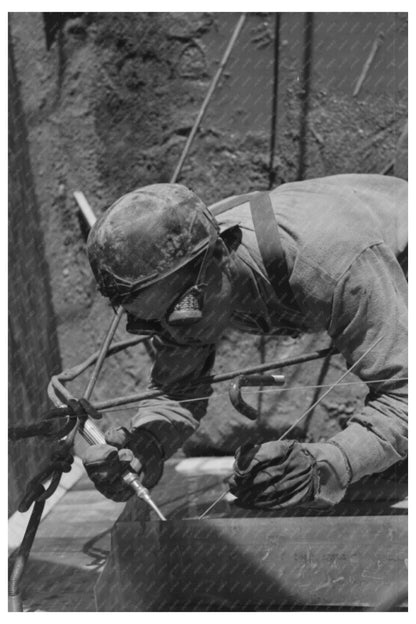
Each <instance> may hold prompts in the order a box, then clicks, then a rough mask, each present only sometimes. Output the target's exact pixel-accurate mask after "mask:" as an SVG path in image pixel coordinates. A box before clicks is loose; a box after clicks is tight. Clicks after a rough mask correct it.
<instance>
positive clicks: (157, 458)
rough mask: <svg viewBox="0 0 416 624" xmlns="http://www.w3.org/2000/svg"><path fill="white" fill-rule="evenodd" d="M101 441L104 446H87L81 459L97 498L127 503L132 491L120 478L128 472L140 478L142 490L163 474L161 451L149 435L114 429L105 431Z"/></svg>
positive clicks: (150, 485)
mask: <svg viewBox="0 0 416 624" xmlns="http://www.w3.org/2000/svg"><path fill="white" fill-rule="evenodd" d="M105 439H106V442H107V444H94V445H93V446H89V447H88V448H87V450H86V451H85V453H84V456H83V458H82V460H83V463H84V466H85V469H86V471H87V474H88V476H89V477H90V479H91V481H92V482H93V483H94V485H95V487H96V488H97V490H98V491H99V492H101V494H103V495H104V496H105V497H106V498H110V499H111V500H114V501H116V502H124V501H126V500H128V499H129V498H130V497H131V496H132V495H133V490H132V489H131V488H130V487H129V486H128V485H126V484H125V483H124V481H123V479H122V474H123V473H124V472H125V471H126V470H128V469H129V468H131V469H133V470H134V471H135V472H137V474H139V475H142V479H141V481H142V483H143V485H144V486H145V487H147V488H152V487H154V486H155V485H156V483H157V482H158V481H159V479H160V478H161V476H162V473H163V449H162V447H161V446H160V444H159V442H158V440H157V439H156V438H155V436H154V435H153V434H152V433H150V432H149V431H146V430H145V429H136V430H135V431H134V432H133V433H130V432H129V431H128V430H127V429H125V428H124V427H118V428H116V429H109V430H108V431H107V432H106V433H105ZM127 447H128V448H127Z"/></svg>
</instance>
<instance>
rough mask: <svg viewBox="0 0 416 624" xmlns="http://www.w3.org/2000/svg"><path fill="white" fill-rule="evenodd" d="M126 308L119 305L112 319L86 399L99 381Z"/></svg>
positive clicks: (86, 392)
mask: <svg viewBox="0 0 416 624" xmlns="http://www.w3.org/2000/svg"><path fill="white" fill-rule="evenodd" d="M123 312H124V309H123V308H122V307H121V306H119V308H118V309H117V312H116V314H115V316H114V318H113V319H112V321H111V323H110V327H109V329H108V331H107V333H106V336H105V339H104V342H103V344H102V345H101V349H100V353H99V355H98V358H97V361H96V363H95V366H94V370H93V371H92V374H91V377H90V379H89V381H88V384H87V387H86V388H85V392H84V398H85V399H87V400H88V399H89V398H90V396H91V394H92V391H93V390H94V386H95V384H96V382H97V379H98V375H99V374H100V371H101V369H102V366H103V364H104V360H105V358H106V357H107V352H108V349H109V347H110V344H111V341H112V340H113V337H114V334H115V333H116V331H117V327H118V325H119V323H120V319H121V317H122V315H123Z"/></svg>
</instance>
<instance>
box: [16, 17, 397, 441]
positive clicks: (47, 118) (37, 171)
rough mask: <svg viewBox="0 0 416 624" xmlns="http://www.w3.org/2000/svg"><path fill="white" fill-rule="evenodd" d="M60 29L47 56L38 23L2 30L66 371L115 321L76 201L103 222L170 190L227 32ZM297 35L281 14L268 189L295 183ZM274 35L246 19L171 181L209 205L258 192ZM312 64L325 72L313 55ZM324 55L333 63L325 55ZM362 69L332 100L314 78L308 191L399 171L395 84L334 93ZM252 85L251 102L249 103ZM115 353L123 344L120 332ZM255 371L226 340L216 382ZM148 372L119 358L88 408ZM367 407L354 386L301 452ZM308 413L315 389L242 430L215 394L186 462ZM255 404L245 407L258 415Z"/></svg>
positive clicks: (262, 23) (293, 377)
mask: <svg viewBox="0 0 416 624" xmlns="http://www.w3.org/2000/svg"><path fill="white" fill-rule="evenodd" d="M57 15H60V16H61V17H60V18H59V19H60V20H61V28H60V29H59V30H58V31H57V32H56V33H55V37H54V39H53V41H50V47H49V49H48V48H47V45H46V38H45V25H44V23H43V19H42V14H41V13H13V14H11V18H10V24H11V35H12V40H13V45H14V50H15V56H16V64H17V71H18V75H19V78H20V82H21V94H22V99H23V102H24V108H25V115H26V123H27V126H28V132H29V139H30V149H31V159H32V167H33V173H34V177H35V182H36V192H37V196H38V201H39V205H40V208H41V217H42V225H43V231H44V236H45V244H46V253H47V259H48V261H49V265H50V272H51V282H52V292H53V304H54V308H55V313H56V316H57V323H58V337H59V343H60V349H61V355H62V360H63V364H64V366H65V367H68V366H72V365H74V364H75V363H78V362H80V361H81V360H83V359H84V358H86V357H87V356H88V355H89V354H91V353H92V352H93V351H95V350H97V348H98V347H99V345H100V343H101V341H102V339H103V336H104V335H105V332H106V329H107V327H108V325H109V323H110V321H111V317H112V311H111V309H110V308H109V306H108V304H107V303H106V302H105V301H104V299H103V298H102V297H101V296H100V295H99V294H98V293H97V289H96V286H95V282H94V280H93V277H92V274H91V271H90V269H89V265H88V262H87V257H86V247H85V230H84V228H83V224H82V222H81V221H80V218H79V214H78V211H77V207H76V203H75V200H74V197H73V192H74V191H76V190H82V191H83V192H84V193H85V195H86V197H87V199H88V200H89V202H90V203H91V205H92V207H93V209H94V211H95V212H96V214H97V215H99V214H100V213H101V212H102V211H103V210H105V209H106V208H107V207H108V206H109V205H110V204H111V203H112V202H113V201H114V200H115V199H117V197H118V196H119V195H121V194H122V193H125V192H127V191H129V190H131V189H133V188H135V187H137V186H142V185H145V184H149V183H154V182H166V181H168V180H169V178H170V176H171V175H172V172H173V170H174V168H175V165H176V163H177V160H178V158H179V155H180V152H181V150H182V148H183V146H184V143H185V140H186V137H187V136H188V134H189V131H190V129H191V126H192V123H193V121H194V119H195V117H196V114H197V112H198V109H199V107H200V105H201V102H202V100H203V98H204V96H205V93H206V91H207V88H208V85H209V83H210V80H211V79H212V76H213V74H214V72H215V70H216V68H217V67H218V63H219V60H220V57H221V54H222V50H223V49H224V48H225V45H226V42H227V40H228V37H229V35H230V32H231V29H232V28H233V27H234V24H235V22H236V19H237V16H236V14H224V15H222V14H211V13H188V14H181V13H174V14H166V13H162V14H147V13H133V14H123V13H98V14H77V15H75V14H57ZM297 19H300V18H296V16H295V14H288V18H287V23H286V25H285V28H286V29H288V28H289V26H290V25H291V24H292V26H293V29H292V31H290V32H289V33H288V32H286V31H284V32H283V34H282V43H281V45H282V59H281V88H280V93H279V121H278V146H277V149H276V155H275V171H274V174H275V181H276V184H278V183H283V182H285V181H290V180H293V179H295V178H296V175H297V170H298V161H299V149H300V147H299V146H300V135H299V115H300V110H301V106H302V102H303V96H304V94H303V93H302V91H301V86H300V84H299V75H300V69H299V55H300V53H301V49H302V48H301V42H302V37H301V35H302V31H301V30H299V28H300V27H299V26H298V25H297V21H296V20H297ZM322 19H324V18H322ZM380 19H381V18H380ZM382 19H387V20H388V17H387V18H384V17H383V18H382ZM318 26H319V24H318ZM318 32H319V29H318ZM271 33H273V19H272V16H271V15H269V14H250V17H249V19H248V23H247V25H246V27H245V30H244V35H242V39H241V42H240V43H239V46H240V47H238V46H237V47H236V52H235V56H234V61H233V62H232V63H230V66H229V67H227V71H226V72H225V75H224V78H223V80H222V82H221V83H220V87H219V89H218V93H217V94H216V96H215V98H214V101H213V103H212V107H211V108H210V113H209V114H208V115H207V117H206V119H205V120H204V122H203V124H202V127H201V130H200V132H199V133H198V136H197V140H196V141H195V145H194V147H193V149H192V151H191V154H190V157H189V158H188V160H187V161H186V164H185V166H184V169H183V171H182V174H181V176H180V179H179V182H182V183H184V184H186V185H188V186H189V187H190V188H192V189H193V190H195V191H196V192H197V193H198V194H199V195H200V196H201V197H202V198H203V199H204V200H205V201H206V202H207V203H213V202H214V201H217V200H218V199H220V198H223V197H226V196H228V195H231V194H235V193H243V192H245V191H249V190H254V189H264V188H267V186H268V177H269V171H268V163H269V142H270V130H269V124H270V119H269V118H270V111H271V101H270V94H269V91H270V90H271V86H270V85H271V75H272V74H271V71H272V63H273V44H272V36H271ZM290 33H292V34H293V33H295V34H296V33H297V34H296V37H297V39H296V45H294V46H293V47H292V46H290V45H289V44H288V38H287V37H289V36H290ZM49 35H50V33H49ZM50 36H51V35H50ZM389 37H390V38H393V39H394V38H396V39H394V40H395V41H396V40H397V41H398V42H399V44H400V46H401V48H400V46H399V51H400V50H401V49H403V46H405V44H406V42H407V33H406V18H405V17H403V16H401V17H400V16H399V17H397V16H396V17H395V18H392V19H391V30H390V31H389V32H388V34H387V36H386V40H388V38H389ZM390 43H391V42H390ZM386 45H387V44H386ZM389 45H390V44H389ZM316 54H317V57H318V60H319V62H320V63H321V66H322V67H324V66H325V63H323V62H322V58H321V56H322V54H323V53H322V50H321V51H319V50H318V51H317V53H316ZM319 54H321V56H319ZM324 54H325V51H324ZM327 54H328V59H327V60H328V62H329V60H330V55H331V52H330V51H328V52H327ZM367 54H368V49H367V48H364V47H363V49H362V50H361V52H360V53H359V55H361V56H360V59H359V60H360V63H358V64H357V66H356V67H355V66H354V68H353V70H352V69H351V68H350V63H349V61H348V58H346V59H345V64H344V65H340V64H338V65H337V66H336V67H333V71H332V74H331V75H332V78H331V80H335V78H337V79H338V78H339V81H340V84H341V87H339V88H336V87H335V86H334V84H335V83H332V82H331V83H328V84H324V82H325V80H326V78H323V77H322V76H323V75H324V74H323V73H322V72H323V71H324V70H323V69H320V70H319V71H320V72H321V73H319V72H317V73H316V80H315V82H314V83H313V87H312V90H311V96H310V109H309V123H308V131H307V153H306V160H305V166H306V177H308V178H311V177H316V176H321V175H330V174H333V173H341V172H342V173H345V172H351V171H356V172H381V171H382V170H383V169H385V168H386V167H388V165H389V163H390V162H391V161H392V159H393V158H394V153H395V146H396V142H397V139H398V136H399V134H400V131H401V128H402V127H403V124H404V122H405V120H406V116H407V92H406V84H405V81H404V83H403V81H402V82H398V83H397V84H396V88H395V89H391V88H390V87H389V88H386V87H385V85H384V86H383V85H382V84H381V85H380V81H378V82H377V80H375V79H374V80H373V78H374V77H372V78H371V79H370V78H369V83H368V88H367V87H366V88H363V90H362V93H361V94H360V97H358V98H353V97H352V89H351V88H350V87H351V85H349V86H348V88H347V86H346V85H345V83H343V82H342V80H341V79H342V78H343V72H346V67H347V66H348V71H349V72H351V73H352V74H353V75H354V76H355V80H356V78H357V77H358V75H359V73H360V71H361V67H362V65H363V64H364V62H365V59H366V56H367ZM324 60H325V59H324ZM380 62H381V63H382V62H383V59H382V57H381V58H380ZM250 63H252V64H251V65H250ZM326 65H328V63H327V64H326ZM321 66H320V67H321ZM247 68H248V69H247ZM250 68H251V69H250ZM402 69H403V68H402V67H401V70H400V71H402ZM376 70H377V64H376V66H375V71H376ZM325 75H326V74H325ZM334 76H335V77H334ZM243 78H244V79H243ZM250 80H252V83H250ZM259 80H262V81H263V82H262V83H261V84H262V85H263V86H261V84H260V83H259V82H258V81H259ZM351 80H352V78H351ZM256 81H257V82H256ZM372 81H373V82H372ZM247 83H248V84H249V85H250V84H253V85H254V88H251V87H250V88H247ZM259 84H260V86H259ZM240 87H241V91H239V89H240ZM260 96H261V97H260ZM250 98H252V99H250ZM259 102H260V103H259ZM248 124H249V125H248ZM117 337H118V338H120V339H121V338H123V337H126V333H125V331H124V328H121V329H120V330H119V331H118V334H117ZM327 345H328V339H327V338H326V337H322V336H304V337H302V338H300V339H298V340H297V341H293V340H289V339H273V340H269V341H268V342H267V346H266V359H270V360H271V359H277V358H283V357H286V356H292V355H293V354H295V353H299V352H304V351H309V350H311V351H312V350H314V349H315V348H317V347H322V346H327ZM259 358H260V356H259V338H258V337H250V336H243V335H241V334H239V333H237V332H230V333H228V334H227V335H226V336H224V338H223V340H222V342H221V344H220V345H219V350H218V358H217V364H216V371H218V372H222V371H225V370H230V369H236V368H239V367H244V366H247V365H248V364H252V363H253V362H256V361H259ZM149 370H150V360H149V356H148V354H147V352H146V350H145V349H144V348H143V347H142V346H139V347H137V348H135V349H132V350H130V351H128V352H126V353H122V354H118V355H116V356H114V357H113V358H112V359H111V363H110V362H109V363H107V364H106V366H105V369H104V371H103V375H102V376H101V378H100V380H99V383H98V384H97V388H96V397H98V398H100V399H103V398H105V397H109V396H112V395H114V394H117V395H119V394H123V393H126V392H133V391H138V390H140V389H143V388H145V387H146V383H147V379H148V375H149ZM342 370H344V364H343V362H342V360H341V358H339V357H334V358H333V360H332V362H331V364H330V365H329V368H328V372H327V373H326V375H324V377H322V374H321V372H322V363H316V362H313V363H310V364H307V365H304V366H301V367H298V368H297V369H296V370H294V371H289V370H288V371H287V373H288V379H287V382H288V385H289V386H291V387H297V386H305V385H307V386H313V385H315V384H317V383H325V384H328V383H331V382H332V381H334V380H335V379H337V378H338V377H339V376H340V374H341V371H342ZM85 383H86V380H85V379H84V380H80V381H79V382H77V383H75V384H74V385H73V386H72V387H73V390H74V393H77V392H79V391H80V390H82V389H83V387H84V384H85ZM45 391H46V389H45ZM364 394H365V388H363V387H362V385H356V386H346V387H343V388H338V390H337V391H336V392H334V393H333V394H331V395H330V397H328V400H326V401H324V402H323V403H322V404H321V405H320V406H319V408H318V409H317V410H316V412H315V413H314V415H313V418H311V419H310V421H309V423H308V426H307V427H305V431H304V436H305V437H306V438H307V439H309V440H319V439H325V438H326V437H328V436H329V435H331V434H333V433H335V432H336V431H338V430H339V429H340V428H341V427H342V426H343V425H344V424H345V422H346V421H347V419H348V417H349V416H350V415H351V414H352V413H353V411H354V409H355V408H356V407H357V406H358V405H359V404H360V402H361V401H362V399H363V396H364ZM313 397H314V389H302V390H296V389H294V390H293V391H291V392H283V393H279V394H267V395H266V394H265V395H264V401H263V408H262V417H261V419H260V420H259V422H258V423H256V424H254V425H253V424H252V423H248V421H245V420H244V419H243V418H242V417H240V416H239V415H238V414H237V413H236V412H234V410H233V408H232V407H231V406H230V403H229V401H228V397H227V386H226V385H223V384H221V386H220V387H218V389H217V390H216V392H215V394H214V397H213V400H212V401H211V406H210V409H209V414H208V415H207V417H206V419H205V422H204V424H203V425H202V426H201V429H200V431H199V433H197V434H196V435H195V436H193V438H192V439H191V441H190V442H188V443H187V445H186V447H185V449H186V451H187V452H188V453H198V452H200V451H203V452H207V450H208V451H209V452H214V453H215V452H232V451H233V450H234V449H235V447H236V446H238V445H239V444H240V443H242V442H243V441H244V440H246V439H247V438H248V437H251V438H252V437H253V435H254V434H256V435H259V436H269V435H273V434H275V433H276V432H279V431H281V430H282V428H283V427H284V426H286V425H287V423H288V422H290V421H292V420H293V419H294V418H295V417H296V416H297V415H299V413H300V412H301V410H303V409H305V408H306V407H308V405H310V404H311V401H312V400H313ZM252 400H253V401H254V404H255V402H256V400H257V399H256V397H254V398H252ZM130 414H131V412H130V411H129V410H126V409H124V410H119V411H118V412H111V413H108V414H106V418H105V421H106V423H109V422H113V421H114V420H117V421H118V422H125V419H126V417H127V418H128V416H129V415H130ZM254 430H255V431H254Z"/></svg>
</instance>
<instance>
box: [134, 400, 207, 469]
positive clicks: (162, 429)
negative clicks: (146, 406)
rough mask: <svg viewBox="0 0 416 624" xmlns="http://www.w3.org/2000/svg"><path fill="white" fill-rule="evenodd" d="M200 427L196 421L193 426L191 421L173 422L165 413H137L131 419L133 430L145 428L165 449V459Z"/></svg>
mask: <svg viewBox="0 0 416 624" xmlns="http://www.w3.org/2000/svg"><path fill="white" fill-rule="evenodd" d="M197 427H198V422H197V421H195V426H193V425H192V424H191V423H190V422H189V421H184V422H178V421H175V422H172V421H171V420H170V419H169V418H166V417H165V416H163V415H155V414H149V415H146V414H140V412H139V414H137V415H136V416H135V417H133V419H132V421H131V431H132V433H135V432H136V431H137V430H138V429H144V430H145V431H148V432H149V433H151V434H152V435H153V437H154V438H156V440H157V441H158V443H159V444H160V446H161V448H162V449H163V459H168V458H169V457H171V456H172V455H173V454H174V453H175V452H176V451H177V450H178V449H179V448H180V447H181V446H182V444H183V443H184V442H185V440H187V439H188V438H189V436H190V435H192V434H193V433H194V431H195V430H196V429H197Z"/></svg>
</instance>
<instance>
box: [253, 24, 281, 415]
mask: <svg viewBox="0 0 416 624" xmlns="http://www.w3.org/2000/svg"><path fill="white" fill-rule="evenodd" d="M279 48H280V13H276V14H275V22H274V56H273V89H272V114H271V128H270V159H269V187H268V188H269V190H271V189H272V188H273V186H274V184H275V173H274V153H275V150H276V135H277V106H278V101H279V100H278V91H279ZM266 346H267V341H266V336H264V335H262V336H260V341H259V356H260V357H259V359H260V363H261V364H263V363H264V362H265V361H266ZM260 388H261V386H260ZM262 408H263V394H262V393H261V392H259V394H258V396H257V411H258V414H259V418H260V416H261V410H262Z"/></svg>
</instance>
